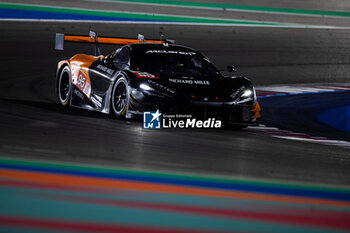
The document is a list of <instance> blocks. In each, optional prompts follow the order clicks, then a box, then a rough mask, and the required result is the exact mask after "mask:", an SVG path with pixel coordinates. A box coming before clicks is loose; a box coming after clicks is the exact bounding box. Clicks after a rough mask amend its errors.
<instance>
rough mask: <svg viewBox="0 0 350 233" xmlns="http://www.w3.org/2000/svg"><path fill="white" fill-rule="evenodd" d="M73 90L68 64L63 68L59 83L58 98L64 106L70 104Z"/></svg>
mask: <svg viewBox="0 0 350 233" xmlns="http://www.w3.org/2000/svg"><path fill="white" fill-rule="evenodd" d="M71 90H72V83H71V74H70V70H69V67H68V66H66V67H64V68H63V69H62V71H61V73H60V76H59V79H58V83H57V93H58V100H59V101H60V103H61V104H62V105H63V106H67V105H68V103H69V100H70V96H71Z"/></svg>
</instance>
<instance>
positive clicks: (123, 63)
mask: <svg viewBox="0 0 350 233" xmlns="http://www.w3.org/2000/svg"><path fill="white" fill-rule="evenodd" d="M113 63H114V65H115V66H117V67H120V68H126V67H129V66H130V51H129V48H128V47H126V46H125V47H122V48H119V49H118V50H117V51H116V53H115V55H114V59H113Z"/></svg>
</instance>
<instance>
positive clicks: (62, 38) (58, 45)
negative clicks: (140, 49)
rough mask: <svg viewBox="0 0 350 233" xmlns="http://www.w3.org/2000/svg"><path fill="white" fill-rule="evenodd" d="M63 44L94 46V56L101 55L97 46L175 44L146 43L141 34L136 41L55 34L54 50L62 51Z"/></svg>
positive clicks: (93, 35)
mask: <svg viewBox="0 0 350 233" xmlns="http://www.w3.org/2000/svg"><path fill="white" fill-rule="evenodd" d="M64 42H77V43H90V44H95V55H96V56H98V55H100V53H101V52H100V47H99V44H113V45H126V44H134V43H157V44H163V43H170V44H173V43H175V41H174V40H163V39H161V40H147V41H146V40H145V37H144V36H143V35H141V34H138V38H137V39H131V38H121V37H98V38H97V34H96V33H95V32H93V31H90V32H89V36H81V35H69V34H61V33H56V41H55V49H56V50H64Z"/></svg>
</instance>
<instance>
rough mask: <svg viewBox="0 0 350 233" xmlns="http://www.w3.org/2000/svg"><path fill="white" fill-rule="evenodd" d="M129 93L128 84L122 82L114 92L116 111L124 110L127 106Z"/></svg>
mask: <svg viewBox="0 0 350 233" xmlns="http://www.w3.org/2000/svg"><path fill="white" fill-rule="evenodd" d="M126 102H127V94H126V85H125V83H123V82H120V83H119V84H118V86H117V87H116V88H115V92H114V109H115V110H116V112H118V113H119V112H122V111H123V110H124V108H125V106H126Z"/></svg>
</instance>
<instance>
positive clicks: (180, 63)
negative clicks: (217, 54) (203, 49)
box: [132, 54, 220, 77]
mask: <svg viewBox="0 0 350 233" xmlns="http://www.w3.org/2000/svg"><path fill="white" fill-rule="evenodd" d="M132 66H133V69H135V70H138V71H144V72H148V73H151V74H154V75H157V76H162V75H169V76H179V75H181V76H193V77H196V76H197V77H203V76H205V77H217V76H219V75H220V73H219V71H218V70H217V69H216V68H215V67H214V65H213V64H211V63H210V61H208V60H207V59H206V58H205V57H202V56H189V55H180V54H143V56H137V57H135V58H134V64H132Z"/></svg>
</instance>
